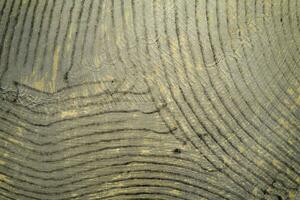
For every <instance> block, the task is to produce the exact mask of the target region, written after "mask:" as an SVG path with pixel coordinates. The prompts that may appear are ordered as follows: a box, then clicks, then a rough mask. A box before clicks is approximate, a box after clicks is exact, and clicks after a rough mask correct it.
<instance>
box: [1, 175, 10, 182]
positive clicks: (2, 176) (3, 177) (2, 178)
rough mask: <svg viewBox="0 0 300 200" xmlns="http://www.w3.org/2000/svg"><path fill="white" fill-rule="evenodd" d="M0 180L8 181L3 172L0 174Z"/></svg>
mask: <svg viewBox="0 0 300 200" xmlns="http://www.w3.org/2000/svg"><path fill="white" fill-rule="evenodd" d="M1 182H9V180H8V178H7V176H5V175H4V174H0V183H1Z"/></svg>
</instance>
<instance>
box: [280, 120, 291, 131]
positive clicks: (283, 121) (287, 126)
mask: <svg viewBox="0 0 300 200" xmlns="http://www.w3.org/2000/svg"><path fill="white" fill-rule="evenodd" d="M278 123H279V124H281V125H282V126H283V127H284V128H285V129H288V128H289V123H288V122H287V121H286V120H284V119H283V118H280V119H279V120H278Z"/></svg>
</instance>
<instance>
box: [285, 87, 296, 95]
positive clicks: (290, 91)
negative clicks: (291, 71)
mask: <svg viewBox="0 0 300 200" xmlns="http://www.w3.org/2000/svg"><path fill="white" fill-rule="evenodd" d="M287 93H288V94H289V95H293V94H294V93H295V92H294V90H293V89H292V88H289V89H287Z"/></svg>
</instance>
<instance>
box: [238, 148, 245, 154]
mask: <svg viewBox="0 0 300 200" xmlns="http://www.w3.org/2000/svg"><path fill="white" fill-rule="evenodd" d="M238 149H239V151H240V152H241V153H244V152H245V151H246V149H245V148H244V147H243V146H238Z"/></svg>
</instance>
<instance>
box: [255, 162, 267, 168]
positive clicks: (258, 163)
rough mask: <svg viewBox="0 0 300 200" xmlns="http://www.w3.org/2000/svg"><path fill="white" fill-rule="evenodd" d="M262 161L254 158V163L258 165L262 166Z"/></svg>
mask: <svg viewBox="0 0 300 200" xmlns="http://www.w3.org/2000/svg"><path fill="white" fill-rule="evenodd" d="M264 163H265V161H263V160H255V164H256V165H257V166H259V167H261V166H263V165H264Z"/></svg>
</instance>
